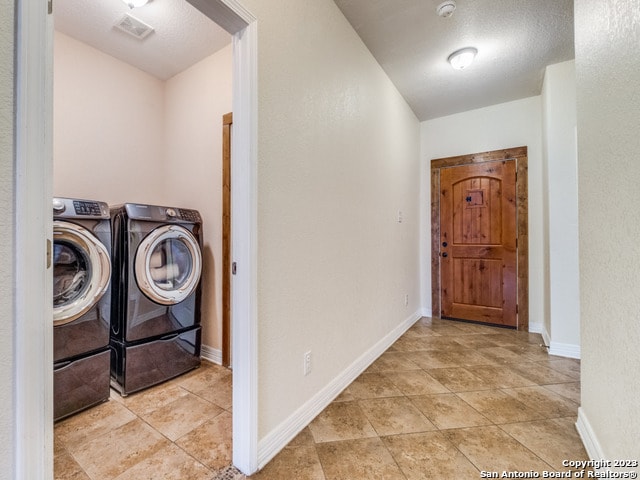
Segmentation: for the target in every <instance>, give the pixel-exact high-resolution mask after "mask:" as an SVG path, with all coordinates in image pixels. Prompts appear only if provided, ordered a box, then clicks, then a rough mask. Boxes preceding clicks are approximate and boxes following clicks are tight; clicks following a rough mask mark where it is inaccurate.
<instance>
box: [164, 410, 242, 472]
mask: <svg viewBox="0 0 640 480" xmlns="http://www.w3.org/2000/svg"><path fill="white" fill-rule="evenodd" d="M176 445H178V446H179V447H180V448H182V449H183V450H184V451H185V452H187V453H188V454H189V455H191V456H192V457H194V458H195V459H197V460H198V461H200V462H201V463H203V464H204V465H206V466H207V467H209V468H210V469H212V470H220V469H222V468H224V467H226V466H227V465H230V464H231V460H232V454H231V451H232V450H231V448H232V435H231V414H230V413H229V412H222V413H221V414H220V415H218V416H217V417H214V418H212V419H211V420H208V421H206V422H205V423H203V424H202V425H200V426H199V427H197V428H196V429H194V430H192V431H191V432H189V433H187V434H186V435H184V436H183V437H181V438H179V439H178V440H176Z"/></svg>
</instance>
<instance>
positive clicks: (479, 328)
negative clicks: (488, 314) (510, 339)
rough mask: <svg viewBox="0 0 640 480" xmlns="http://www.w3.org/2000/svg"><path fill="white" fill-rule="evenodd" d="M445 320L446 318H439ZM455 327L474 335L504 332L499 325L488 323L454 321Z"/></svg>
mask: <svg viewBox="0 0 640 480" xmlns="http://www.w3.org/2000/svg"><path fill="white" fill-rule="evenodd" d="M440 321H441V322H442V321H445V322H446V321H447V320H440ZM455 326H456V328H458V329H459V330H462V331H464V332H465V333H473V334H476V335H492V334H496V333H501V332H505V330H504V329H503V328H500V327H491V326H489V325H482V324H479V323H469V322H455Z"/></svg>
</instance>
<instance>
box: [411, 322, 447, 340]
mask: <svg viewBox="0 0 640 480" xmlns="http://www.w3.org/2000/svg"><path fill="white" fill-rule="evenodd" d="M404 335H405V336H406V337H409V338H412V337H439V336H440V334H439V333H437V332H435V331H434V330H433V329H432V328H431V325H430V324H429V325H425V324H423V323H420V322H418V323H415V324H414V325H413V326H412V327H411V328H410V329H409V330H407V331H406V333H405V334H404Z"/></svg>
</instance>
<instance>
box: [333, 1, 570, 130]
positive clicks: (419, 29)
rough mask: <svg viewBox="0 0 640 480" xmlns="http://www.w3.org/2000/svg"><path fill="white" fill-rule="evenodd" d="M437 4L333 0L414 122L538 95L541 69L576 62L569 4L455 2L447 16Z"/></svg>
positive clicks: (541, 2) (437, 2)
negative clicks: (454, 64) (471, 54)
mask: <svg viewBox="0 0 640 480" xmlns="http://www.w3.org/2000/svg"><path fill="white" fill-rule="evenodd" d="M441 2H442V0H335V3H336V4H337V5H338V7H339V8H340V9H341V10H342V12H343V13H344V15H345V16H346V17H347V19H348V20H349V22H350V23H351V25H353V27H354V28H355V30H356V31H357V32H358V35H360V38H362V40H363V41H364V43H365V44H366V45H367V47H368V48H369V50H370V51H371V53H372V54H373V56H374V57H375V58H376V59H377V60H378V63H380V65H381V66H382V68H383V69H384V70H385V71H386V73H387V75H388V76H389V77H390V78H391V81H392V82H393V83H394V84H395V85H396V87H397V88H398V90H399V91H400V93H401V94H402V95H403V96H404V98H405V99H406V100H407V102H408V103H409V105H410V106H411V108H412V109H413V111H414V112H415V114H416V116H417V117H418V118H419V119H420V120H428V119H431V118H436V117H441V116H445V115H450V114H453V113H458V112H462V111H466V110H470V109H474V108H481V107H485V106H489V105H494V104H497V103H502V102H507V101H511V100H516V99H519V98H525V97H530V96H533V95H539V94H540V90H541V88H542V80H543V75H544V67H545V66H547V65H551V64H554V63H558V62H562V61H565V60H570V59H572V58H574V49H573V0H456V3H457V9H456V10H455V12H454V13H453V15H452V16H451V17H449V18H441V17H439V16H437V15H436V7H437V6H438V5H439V4H440V3H441ZM469 46H473V47H476V48H477V49H478V56H477V57H476V60H475V62H474V63H473V64H472V65H471V66H470V67H468V68H467V69H465V70H453V69H452V68H451V66H450V65H449V64H448V63H447V57H448V56H449V54H450V53H451V52H453V51H455V50H458V49H460V48H463V47H469Z"/></svg>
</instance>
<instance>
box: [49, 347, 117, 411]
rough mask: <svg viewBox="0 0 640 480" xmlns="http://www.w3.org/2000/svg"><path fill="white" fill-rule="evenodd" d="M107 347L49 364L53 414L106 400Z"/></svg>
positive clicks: (90, 405) (107, 381)
mask: <svg viewBox="0 0 640 480" xmlns="http://www.w3.org/2000/svg"><path fill="white" fill-rule="evenodd" d="M109 361H110V353H109V350H108V349H107V350H103V351H102V352H99V353H96V354H93V355H90V356H87V357H83V358H79V359H77V360H74V361H71V362H59V363H56V364H54V366H53V418H54V420H61V419H63V418H65V417H68V416H69V415H73V414H74V413H77V412H80V411H81V410H84V409H86V408H89V407H92V406H94V405H97V404H99V403H102V402H105V401H107V400H109V393H110V389H109Z"/></svg>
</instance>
